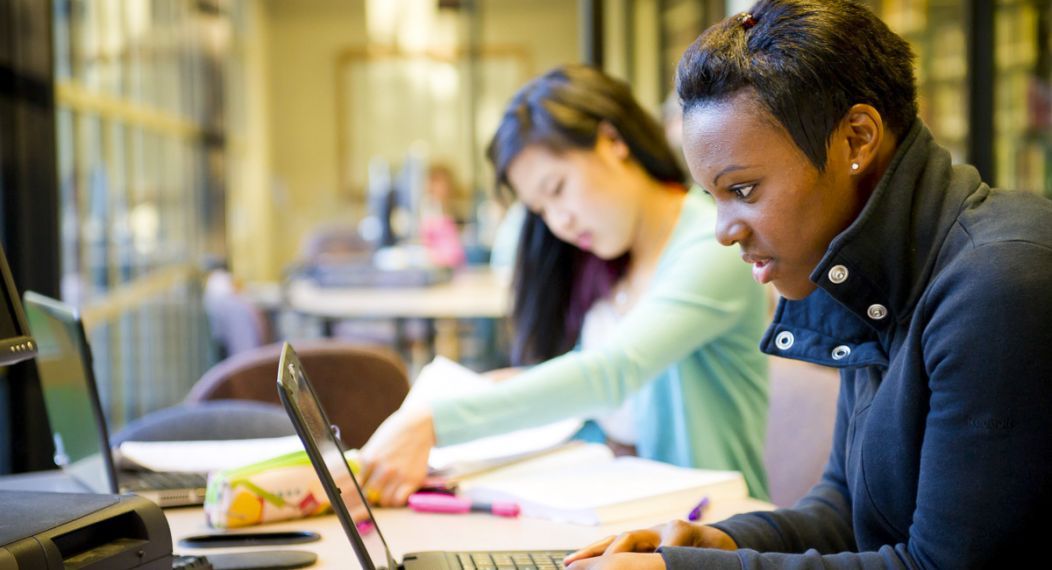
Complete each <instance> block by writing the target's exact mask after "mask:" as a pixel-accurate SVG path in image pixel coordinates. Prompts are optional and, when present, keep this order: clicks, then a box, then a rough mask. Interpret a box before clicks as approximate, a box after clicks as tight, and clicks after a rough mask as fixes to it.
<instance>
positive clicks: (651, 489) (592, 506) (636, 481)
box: [460, 444, 747, 525]
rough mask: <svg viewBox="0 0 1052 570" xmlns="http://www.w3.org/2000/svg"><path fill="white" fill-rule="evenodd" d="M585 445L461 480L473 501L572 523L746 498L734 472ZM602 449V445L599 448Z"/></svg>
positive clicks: (599, 521) (592, 522)
mask: <svg viewBox="0 0 1052 570" xmlns="http://www.w3.org/2000/svg"><path fill="white" fill-rule="evenodd" d="M594 445H597V444H588V446H584V447H582V448H581V449H579V450H575V451H568V452H566V454H565V457H563V458H560V459H557V458H558V455H553V456H551V458H552V459H553V460H557V461H558V462H559V464H558V468H554V469H552V468H547V469H532V468H531V467H533V466H534V463H535V462H537V463H538V466H539V467H540V466H543V462H544V461H545V460H548V459H549V458H548V457H544V458H540V459H536V460H531V461H528V462H526V463H523V464H522V465H521V466H517V467H513V468H511V469H509V470H508V472H507V473H505V470H503V469H501V470H498V471H494V472H492V473H490V474H486V475H481V476H479V477H476V478H470V479H468V480H466V481H463V482H461V484H460V488H461V491H462V492H463V493H465V494H466V495H467V496H468V497H471V498H472V499H474V500H476V501H482V502H493V501H515V502H517V503H519V506H520V507H521V508H522V514H523V516H526V517H536V518H545V519H552V520H556V521H561V522H569V523H574V524H584V525H596V524H606V523H611V522H617V521H621V520H627V519H632V518H637V517H642V516H648V515H651V514H657V513H662V512H667V511H668V510H669V509H674V508H677V507H681V508H682V510H683V516H686V514H687V512H688V511H689V510H690V509H691V507H692V506H694V505H696V504H697V502H698V501H699V500H700V499H701V498H702V497H703V496H708V497H709V498H710V499H711V500H730V499H740V498H743V497H745V496H746V493H747V489H746V486H745V480H744V478H743V477H742V475H741V473H739V472H737V471H715V470H704V469H688V468H684V467H676V466H674V465H668V464H665V463H659V462H657V461H650V460H647V459H640V458H638V457H619V458H616V459H615V458H612V457H607V458H605V459H604V457H603V455H602V453H599V454H596V453H593V452H592V451H593V450H592V446H594ZM604 447H605V446H604Z"/></svg>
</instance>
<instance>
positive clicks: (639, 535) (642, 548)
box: [604, 529, 661, 554]
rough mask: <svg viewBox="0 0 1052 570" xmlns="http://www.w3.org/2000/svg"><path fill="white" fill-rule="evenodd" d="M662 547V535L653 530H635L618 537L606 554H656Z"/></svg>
mask: <svg viewBox="0 0 1052 570" xmlns="http://www.w3.org/2000/svg"><path fill="white" fill-rule="evenodd" d="M658 546H661V535H660V534H659V533H657V532H655V531H653V530H651V529H646V530H633V531H631V532H624V533H621V534H619V535H617V537H616V538H614V541H613V542H611V543H610V546H607V547H606V552H605V553H604V554H616V553H618V552H654V551H655V550H657V547H658Z"/></svg>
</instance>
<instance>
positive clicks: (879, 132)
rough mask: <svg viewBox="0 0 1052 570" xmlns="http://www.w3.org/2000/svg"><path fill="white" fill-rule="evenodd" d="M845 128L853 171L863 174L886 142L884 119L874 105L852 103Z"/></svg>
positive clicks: (845, 117)
mask: <svg viewBox="0 0 1052 570" xmlns="http://www.w3.org/2000/svg"><path fill="white" fill-rule="evenodd" d="M843 128H844V133H845V136H846V137H847V150H848V156H847V158H848V162H849V164H850V166H849V167H850V169H851V173H852V174H862V173H863V172H866V170H867V168H868V167H869V166H870V165H871V164H873V162H874V160H875V159H876V157H877V153H878V150H879V149H880V145H881V143H883V142H884V136H885V134H886V132H885V130H884V119H883V118H882V117H881V116H880V112H879V111H877V110H876V108H874V107H873V106H872V105H866V104H857V105H852V106H851V108H850V109H848V111H847V114H846V115H844V123H843Z"/></svg>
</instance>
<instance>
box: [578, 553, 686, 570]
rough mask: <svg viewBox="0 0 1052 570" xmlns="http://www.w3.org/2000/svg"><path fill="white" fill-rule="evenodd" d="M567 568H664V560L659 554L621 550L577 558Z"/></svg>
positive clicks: (596, 569)
mask: <svg viewBox="0 0 1052 570" xmlns="http://www.w3.org/2000/svg"><path fill="white" fill-rule="evenodd" d="M567 568H569V569H570V570H621V569H623V570H629V569H631V570H665V560H664V559H663V558H661V555H660V554H639V553H631V552H628V553H626V552H622V553H619V554H609V555H607V556H600V557H598V558H586V559H584V560H578V561H577V562H574V563H573V564H572V565H570V566H567Z"/></svg>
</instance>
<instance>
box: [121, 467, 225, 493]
mask: <svg viewBox="0 0 1052 570" xmlns="http://www.w3.org/2000/svg"><path fill="white" fill-rule="evenodd" d="M121 483H123V484H125V485H127V486H128V487H129V488H131V489H146V490H151V489H203V488H204V487H205V485H207V484H208V478H207V477H206V476H205V475H202V474H201V473H161V472H157V471H135V472H133V473H122V474H121Z"/></svg>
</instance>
